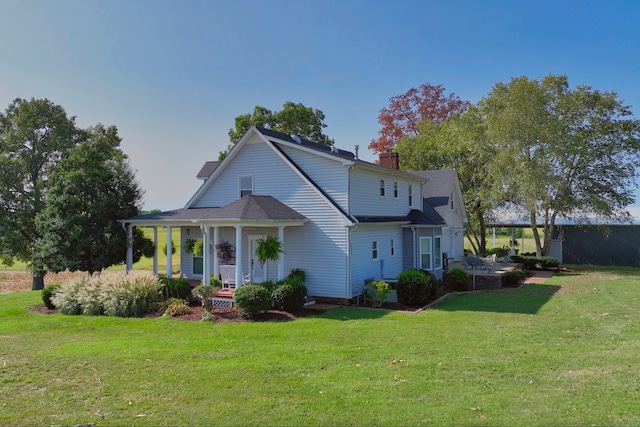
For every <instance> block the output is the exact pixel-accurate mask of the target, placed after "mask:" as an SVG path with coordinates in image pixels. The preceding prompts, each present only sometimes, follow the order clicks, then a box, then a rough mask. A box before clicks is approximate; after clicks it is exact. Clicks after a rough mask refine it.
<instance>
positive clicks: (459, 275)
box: [446, 268, 471, 292]
mask: <svg viewBox="0 0 640 427" xmlns="http://www.w3.org/2000/svg"><path fill="white" fill-rule="evenodd" d="M470 279H471V276H470V275H469V273H467V272H466V271H465V270H463V269H462V268H452V269H451V271H449V273H447V277H446V285H447V287H448V288H449V289H451V290H452V291H457V292H465V291H468V290H469V280H470Z"/></svg>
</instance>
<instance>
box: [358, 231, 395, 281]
mask: <svg viewBox="0 0 640 427" xmlns="http://www.w3.org/2000/svg"><path fill="white" fill-rule="evenodd" d="M391 240H393V241H394V242H396V243H395V244H396V245H398V243H397V242H402V229H401V228H400V227H394V226H391V225H384V226H379V225H370V224H361V225H359V226H358V228H357V229H356V230H352V231H351V240H350V243H351V249H350V253H351V283H352V292H357V290H358V289H359V286H362V284H363V283H364V281H365V280H367V279H370V278H374V279H376V280H377V279H382V278H395V277H397V276H398V275H399V274H400V273H402V271H403V266H402V261H403V259H402V258H403V257H402V256H395V257H392V256H391V255H390V251H391V249H390V245H389V244H390V242H391ZM372 241H376V242H377V247H378V259H377V260H373V259H372V253H371V252H372ZM396 249H398V248H396Z"/></svg>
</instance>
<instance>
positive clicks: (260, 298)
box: [233, 284, 272, 319]
mask: <svg viewBox="0 0 640 427" xmlns="http://www.w3.org/2000/svg"><path fill="white" fill-rule="evenodd" d="M233 302H234V303H235V304H236V306H238V308H241V309H242V317H243V318H245V319H252V318H253V317H255V315H256V314H258V313H259V312H261V311H267V310H269V309H270V308H271V303H272V299H271V294H270V293H269V291H268V290H267V289H266V288H264V287H263V286H260V285H251V284H249V285H244V286H241V287H240V288H238V289H236V291H235V292H234V294H233Z"/></svg>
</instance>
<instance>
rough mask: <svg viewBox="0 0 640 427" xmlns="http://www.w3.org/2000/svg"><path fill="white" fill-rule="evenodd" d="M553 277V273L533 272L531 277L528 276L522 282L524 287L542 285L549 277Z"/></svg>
mask: <svg viewBox="0 0 640 427" xmlns="http://www.w3.org/2000/svg"><path fill="white" fill-rule="evenodd" d="M551 276H553V271H534V272H533V276H529V277H527V278H526V279H525V280H524V284H525V285H530V284H534V283H535V284H539V285H540V284H543V283H545V282H546V281H547V279H548V278H549V277H551Z"/></svg>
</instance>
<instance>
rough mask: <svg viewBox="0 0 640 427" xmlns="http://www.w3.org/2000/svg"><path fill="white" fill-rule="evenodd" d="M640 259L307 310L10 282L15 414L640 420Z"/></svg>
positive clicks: (22, 417)
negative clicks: (244, 310) (438, 294)
mask: <svg viewBox="0 0 640 427" xmlns="http://www.w3.org/2000/svg"><path fill="white" fill-rule="evenodd" d="M639 283H640V269H637V268H616V269H612V268H598V269H595V268H594V269H588V270H586V271H582V272H579V273H575V274H565V275H557V276H554V277H552V278H551V279H550V280H549V281H548V283H547V284H545V285H531V286H523V287H521V288H518V289H508V290H500V291H490V292H481V293H468V294H457V295H453V296H450V297H449V298H447V299H445V300H444V301H443V302H442V303H440V304H439V305H438V306H436V307H434V308H431V309H428V310H426V311H424V312H421V313H419V314H407V313H402V312H389V311H384V310H368V309H358V308H339V309H334V310H330V311H328V312H326V313H325V314H323V315H320V316H317V317H313V318H304V319H298V320H295V321H292V322H273V323H241V324H225V323H222V324H216V323H202V322H184V321H177V320H174V319H167V318H156V319H147V318H142V319H119V318H107V317H87V316H65V315H61V314H54V315H41V314H38V313H35V312H32V311H30V310H27V307H28V306H32V305H34V304H37V303H39V302H40V294H39V293H38V292H24V293H14V294H8V295H1V296H0V372H1V374H0V395H2V399H1V400H0V424H2V425H74V424H81V423H95V424H96V425H101V426H104V425H136V426H142V425H247V426H252V425H640V411H638V407H637V402H638V401H639V398H640V370H639V369H638V366H640V315H639V314H638V311H639V310H638V306H639V304H640V296H639V293H638V291H639V289H638V287H639V285H638V284H639Z"/></svg>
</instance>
